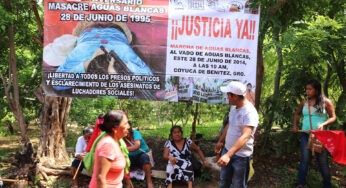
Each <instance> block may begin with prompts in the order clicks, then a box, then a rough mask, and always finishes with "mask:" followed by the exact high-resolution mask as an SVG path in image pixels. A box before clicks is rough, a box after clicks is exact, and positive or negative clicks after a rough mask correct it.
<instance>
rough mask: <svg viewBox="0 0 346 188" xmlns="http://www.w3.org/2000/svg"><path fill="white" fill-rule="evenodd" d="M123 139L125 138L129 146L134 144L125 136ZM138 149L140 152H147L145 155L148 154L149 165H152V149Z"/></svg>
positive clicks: (153, 162) (153, 163)
mask: <svg viewBox="0 0 346 188" xmlns="http://www.w3.org/2000/svg"><path fill="white" fill-rule="evenodd" d="M125 140H126V141H127V142H128V143H130V144H131V146H133V145H134V144H133V143H132V142H131V141H130V140H128V139H127V138H125ZM139 150H140V151H141V152H143V153H145V154H147V155H148V156H149V160H150V165H151V167H154V165H155V161H154V157H153V152H152V150H151V149H150V148H149V147H148V151H144V150H142V149H141V148H139Z"/></svg>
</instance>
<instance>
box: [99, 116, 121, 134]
mask: <svg viewBox="0 0 346 188" xmlns="http://www.w3.org/2000/svg"><path fill="white" fill-rule="evenodd" d="M124 115H125V113H124V112H123V111H121V110H111V111H109V112H107V114H106V115H105V116H104V118H103V124H100V125H99V128H100V129H101V131H105V132H106V133H112V128H114V127H118V126H119V125H120V122H121V121H122V120H123V117H124Z"/></svg>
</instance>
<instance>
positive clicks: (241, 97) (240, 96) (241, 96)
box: [229, 92, 245, 100]
mask: <svg viewBox="0 0 346 188" xmlns="http://www.w3.org/2000/svg"><path fill="white" fill-rule="evenodd" d="M229 93H230V95H231V96H233V95H237V94H234V93H231V92H229ZM237 96H238V97H239V98H240V99H241V100H243V99H244V98H245V97H244V95H237Z"/></svg>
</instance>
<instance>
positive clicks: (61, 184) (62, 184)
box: [54, 178, 73, 188]
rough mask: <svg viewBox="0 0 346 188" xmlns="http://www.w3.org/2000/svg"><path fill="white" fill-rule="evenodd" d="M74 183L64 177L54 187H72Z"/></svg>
mask: <svg viewBox="0 0 346 188" xmlns="http://www.w3.org/2000/svg"><path fill="white" fill-rule="evenodd" d="M72 185H73V183H72V182H71V181H67V180H64V179H63V178H59V179H58V180H57V182H55V184H54V187H56V188H60V187H72Z"/></svg>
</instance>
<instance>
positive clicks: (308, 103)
mask: <svg viewBox="0 0 346 188" xmlns="http://www.w3.org/2000/svg"><path fill="white" fill-rule="evenodd" d="M321 88H322V87H321V84H320V82H318V81H317V80H311V81H309V82H308V83H307V84H306V96H307V99H306V100H304V101H302V102H301V103H300V105H299V108H298V110H297V111H296V113H295V114H294V120H293V131H294V132H297V131H298V126H297V122H298V120H299V116H300V115H301V114H303V121H302V130H306V131H309V130H311V128H310V126H311V127H312V130H325V129H326V128H327V127H328V125H330V124H332V123H333V122H335V120H336V116H335V111H334V105H333V103H332V101H331V100H329V99H328V98H327V97H325V96H324V95H323V93H322V89H321ZM309 114H310V115H309ZM309 116H310V117H311V125H310V118H309ZM328 116H329V117H328ZM310 134H312V133H310ZM308 139H309V133H306V132H303V133H301V137H300V141H301V161H300V166H299V173H298V186H297V187H304V185H305V183H306V180H305V179H306V174H307V172H308V165H309V162H310V160H311V157H312V152H311V151H310V150H308V149H306V146H307V144H308ZM316 159H317V162H318V166H319V168H320V172H321V174H322V178H323V187H331V182H330V181H331V178H330V169H329V166H328V151H327V150H324V151H323V152H322V153H316Z"/></svg>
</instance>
